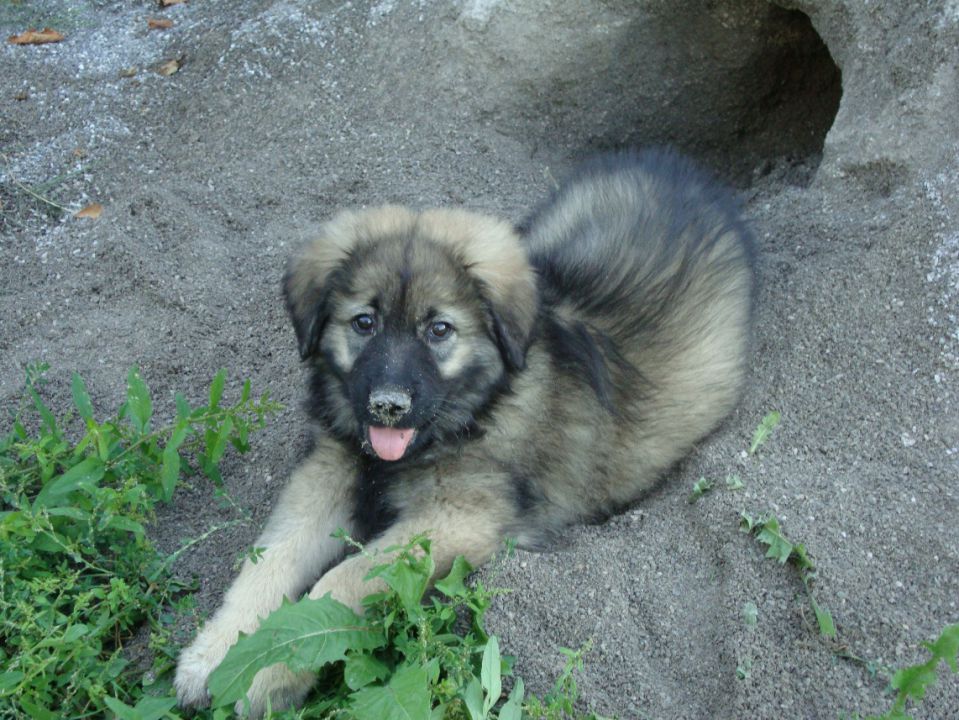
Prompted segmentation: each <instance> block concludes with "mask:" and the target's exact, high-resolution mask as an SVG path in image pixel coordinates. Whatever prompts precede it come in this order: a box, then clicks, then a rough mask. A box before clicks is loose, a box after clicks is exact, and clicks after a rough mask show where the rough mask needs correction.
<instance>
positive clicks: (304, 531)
mask: <svg viewBox="0 0 959 720" xmlns="http://www.w3.org/2000/svg"><path fill="white" fill-rule="evenodd" d="M351 467H352V464H351V462H350V461H349V459H348V458H346V457H345V456H344V455H343V453H342V451H341V450H340V449H339V447H338V446H337V445H336V444H334V443H332V442H324V441H320V445H318V447H317V448H316V449H315V450H314V452H313V453H312V454H311V455H310V456H309V457H308V458H307V459H306V460H305V461H304V462H303V463H302V464H301V465H300V466H299V467H298V468H297V469H296V470H295V471H294V473H293V476H292V478H291V480H290V483H289V485H288V486H287V487H286V488H285V489H284V491H283V493H282V495H281V496H280V499H279V502H278V503H277V506H276V509H275V510H274V511H273V513H272V514H271V516H270V519H269V520H268V521H267V525H266V528H265V529H264V531H263V533H262V535H261V536H260V538H259V540H257V542H256V546H257V547H263V548H265V550H264V551H263V554H262V556H261V557H260V558H259V559H258V560H257V561H256V562H255V563H254V562H252V561H251V560H249V559H248V560H246V561H245V562H244V564H243V569H242V570H241V571H240V575H239V577H237V579H236V580H235V581H234V583H233V585H232V586H231V587H230V589H229V590H228V591H227V593H226V596H225V597H224V599H223V604H222V606H221V607H220V609H219V610H217V612H216V613H215V614H214V615H213V617H212V618H211V619H210V620H209V622H207V623H206V625H204V627H203V629H202V630H201V631H200V633H199V634H198V635H197V638H196V640H194V642H193V644H192V645H190V647H188V648H187V649H186V650H184V651H183V652H182V653H181V654H180V659H179V662H178V664H177V671H176V678H175V680H174V685H175V687H176V691H177V698H178V700H179V702H180V705H181V706H184V707H191V706H201V705H205V704H206V703H207V702H208V700H209V698H208V693H207V687H206V686H207V679H208V677H209V675H210V673H211V672H213V670H214V669H215V668H216V667H217V666H218V665H219V664H220V662H221V661H222V660H223V657H224V656H225V655H226V652H227V650H229V648H230V646H231V645H233V643H235V642H236V639H237V635H238V634H239V633H240V632H241V631H242V632H246V633H249V632H252V631H253V630H255V629H256V627H257V626H258V625H259V622H260V619H261V618H263V617H266V616H267V615H268V614H269V613H270V612H272V611H273V610H275V609H276V608H277V607H279V605H280V603H281V602H282V600H283V598H284V597H289V598H291V599H296V598H297V597H298V596H299V595H300V593H302V592H303V591H304V590H305V589H306V588H308V587H309V585H310V583H311V582H313V581H314V580H315V579H316V578H317V577H318V576H319V574H320V573H321V572H322V570H323V568H324V567H326V566H327V565H328V564H329V563H330V562H333V561H334V560H335V559H336V558H337V556H338V555H340V554H341V553H342V551H343V543H342V542H341V541H339V540H337V539H334V538H331V537H330V534H331V533H332V532H334V531H335V530H336V529H337V528H339V527H342V528H344V529H346V530H347V531H350V529H351V528H350V526H349V524H350V522H351V519H350V515H351V509H352V501H353V498H352V485H353V480H354V478H353V474H352V470H351ZM261 675H262V676H264V679H263V680H261V677H260V676H261ZM274 676H279V677H278V678H277V677H274ZM290 676H292V673H290V672H289V671H288V670H287V669H286V668H285V667H284V666H273V667H272V668H266V669H265V670H263V671H262V672H261V673H260V674H259V675H257V678H256V680H255V686H254V687H256V684H257V683H258V684H260V685H262V684H263V682H264V681H266V682H267V684H268V685H271V686H277V685H279V686H284V687H286V686H289V685H290V683H288V682H286V680H287V679H288V678H289V677H290ZM295 685H296V687H297V689H298V693H300V694H297V695H295V696H294V695H277V696H276V697H275V698H271V699H273V707H274V708H275V709H276V708H278V707H279V706H281V705H290V704H295V703H297V702H300V701H301V700H302V699H303V697H304V696H305V694H306V692H307V691H308V690H309V687H310V682H308V681H306V682H305V689H303V688H304V682H300V683H298V684H295ZM251 693H252V694H253V697H252V699H253V700H254V701H256V700H257V698H258V695H257V694H256V693H254V692H253V691H251ZM264 707H265V706H263V705H258V704H257V703H256V702H254V703H253V710H254V714H256V713H257V712H259V713H260V714H262V711H263V709H264Z"/></svg>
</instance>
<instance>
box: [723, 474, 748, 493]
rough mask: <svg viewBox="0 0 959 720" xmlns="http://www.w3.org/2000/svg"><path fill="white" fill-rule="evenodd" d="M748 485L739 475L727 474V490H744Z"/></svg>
mask: <svg viewBox="0 0 959 720" xmlns="http://www.w3.org/2000/svg"><path fill="white" fill-rule="evenodd" d="M744 487H746V486H745V485H744V484H743V480H742V478H741V477H739V475H727V476H726V489H727V490H742V489H743V488H744Z"/></svg>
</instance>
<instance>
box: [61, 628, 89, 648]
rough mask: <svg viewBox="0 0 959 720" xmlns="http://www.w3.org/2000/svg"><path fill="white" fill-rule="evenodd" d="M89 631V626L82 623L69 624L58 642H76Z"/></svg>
mask: <svg viewBox="0 0 959 720" xmlns="http://www.w3.org/2000/svg"><path fill="white" fill-rule="evenodd" d="M89 633H90V626H89V625H84V624H83V623H77V624H76V625H71V626H70V627H68V628H67V631H66V632H65V633H63V637H62V638H61V639H60V642H64V643H72V642H76V641H77V640H79V639H80V638H82V637H84V636H85V635H88V634H89Z"/></svg>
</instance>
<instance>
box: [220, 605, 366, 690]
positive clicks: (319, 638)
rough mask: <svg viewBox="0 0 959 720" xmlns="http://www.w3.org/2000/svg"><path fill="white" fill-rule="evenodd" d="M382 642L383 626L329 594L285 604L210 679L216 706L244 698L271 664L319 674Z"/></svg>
mask: <svg viewBox="0 0 959 720" xmlns="http://www.w3.org/2000/svg"><path fill="white" fill-rule="evenodd" d="M383 643H384V638H383V634H382V631H381V630H380V629H379V628H376V627H373V626H370V625H369V624H367V622H366V620H364V619H363V618H361V617H359V616H358V615H357V614H356V613H354V612H353V611H352V610H350V608H348V607H346V606H345V605H343V604H342V603H339V602H337V601H336V600H334V599H333V598H332V597H330V595H329V594H327V595H326V596H324V597H322V598H319V599H318V600H313V599H311V598H305V599H303V600H300V601H299V602H297V603H290V602H289V601H284V603H283V605H281V606H280V607H279V608H278V609H277V610H275V611H274V612H273V613H272V614H270V616H269V617H267V618H266V619H265V620H264V621H263V622H262V623H260V628H259V629H258V630H257V631H256V632H255V633H253V634H252V635H242V636H241V637H240V639H239V641H238V642H237V643H236V645H234V646H233V647H232V648H230V651H229V652H228V653H227V655H226V658H224V660H223V662H222V663H220V666H219V667H218V668H217V669H216V670H214V671H213V674H212V675H210V680H209V688H210V692H211V693H212V694H213V700H214V705H215V706H217V707H219V706H221V705H226V704H228V703H234V702H236V701H237V700H239V699H240V698H242V697H243V696H244V694H245V693H246V691H247V689H248V688H249V687H250V683H251V682H252V681H253V676H254V675H255V674H256V672H257V671H258V670H259V669H260V668H263V667H266V666H267V665H273V664H274V663H278V662H282V663H286V665H287V666H289V668H290V669H291V670H292V671H294V672H298V671H301V670H317V669H319V668H320V667H322V666H323V665H325V664H327V663H331V662H337V661H339V660H343V659H345V658H346V651H347V650H348V649H352V650H372V649H375V648H378V647H381V646H382V645H383Z"/></svg>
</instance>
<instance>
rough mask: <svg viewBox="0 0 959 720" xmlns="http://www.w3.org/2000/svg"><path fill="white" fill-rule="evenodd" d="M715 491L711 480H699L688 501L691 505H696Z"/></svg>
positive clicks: (702, 478)
mask: <svg viewBox="0 0 959 720" xmlns="http://www.w3.org/2000/svg"><path fill="white" fill-rule="evenodd" d="M712 489H713V483H712V481H711V480H707V479H706V478H704V477H701V478H699V480H697V481H696V482H695V483H693V491H692V493H690V495H689V498H688V501H687V502H689V503H694V502H696V501H697V500H699V498H701V497H702V496H703V495H705V494H706V493H708V492H709V491H710V490H712Z"/></svg>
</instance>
